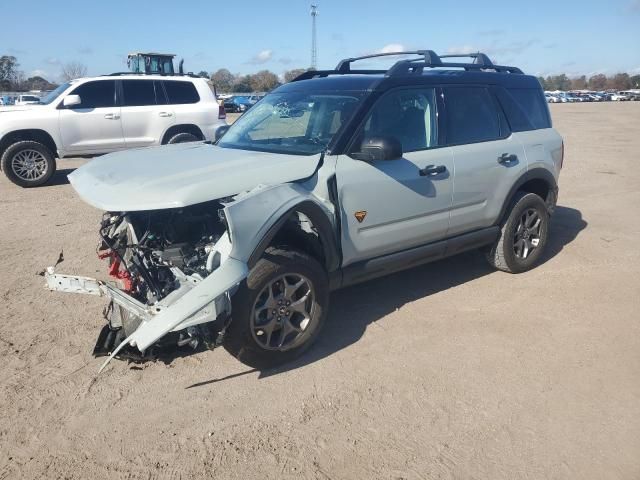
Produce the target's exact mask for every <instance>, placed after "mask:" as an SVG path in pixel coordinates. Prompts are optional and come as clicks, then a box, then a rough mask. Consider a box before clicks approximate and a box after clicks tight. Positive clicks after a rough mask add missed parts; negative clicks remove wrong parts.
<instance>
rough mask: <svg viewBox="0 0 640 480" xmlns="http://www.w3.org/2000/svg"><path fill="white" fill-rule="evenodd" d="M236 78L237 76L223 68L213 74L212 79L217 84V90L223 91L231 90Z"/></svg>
mask: <svg viewBox="0 0 640 480" xmlns="http://www.w3.org/2000/svg"><path fill="white" fill-rule="evenodd" d="M235 80H236V77H235V76H234V75H233V74H232V73H231V72H230V71H229V70H227V69H226V68H221V69H220V70H218V71H217V72H215V73H214V74H213V75H211V81H212V82H213V84H214V85H215V86H216V90H217V91H218V92H222V93H228V92H230V91H231V89H232V87H233V84H234V83H235Z"/></svg>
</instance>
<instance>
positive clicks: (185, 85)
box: [162, 80, 200, 105]
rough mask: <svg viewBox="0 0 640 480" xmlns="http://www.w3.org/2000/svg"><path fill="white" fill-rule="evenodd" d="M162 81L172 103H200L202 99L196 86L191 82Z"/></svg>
mask: <svg viewBox="0 0 640 480" xmlns="http://www.w3.org/2000/svg"><path fill="white" fill-rule="evenodd" d="M162 83H163V84H164V88H165V90H166V91H167V96H168V97H169V103H170V104H171V105H179V104H187V103H198V102H199V101H200V96H199V95H198V92H197V90H196V87H195V86H194V85H193V83H191V82H180V81H175V80H165V81H163V82H162Z"/></svg>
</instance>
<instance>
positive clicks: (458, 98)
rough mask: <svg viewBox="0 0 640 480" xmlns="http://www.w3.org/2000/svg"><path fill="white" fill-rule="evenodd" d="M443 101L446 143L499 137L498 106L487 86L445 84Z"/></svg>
mask: <svg viewBox="0 0 640 480" xmlns="http://www.w3.org/2000/svg"><path fill="white" fill-rule="evenodd" d="M444 102H445V109H446V112H447V116H446V126H447V143H448V144H449V145H460V144H466V143H477V142H486V141H490V140H497V139H499V138H501V135H500V119H499V115H498V109H497V107H496V104H495V102H494V100H493V97H492V96H491V94H490V93H489V91H488V90H487V89H486V88H483V87H447V88H445V89H444Z"/></svg>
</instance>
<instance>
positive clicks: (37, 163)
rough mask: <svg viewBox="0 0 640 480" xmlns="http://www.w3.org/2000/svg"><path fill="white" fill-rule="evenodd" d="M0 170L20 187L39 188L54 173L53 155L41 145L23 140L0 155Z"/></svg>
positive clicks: (54, 162)
mask: <svg viewBox="0 0 640 480" xmlns="http://www.w3.org/2000/svg"><path fill="white" fill-rule="evenodd" d="M0 162H2V170H3V171H4V173H5V175H6V176H7V178H8V179H9V180H11V181H12V182H13V183H15V184H16V185H19V186H21V187H25V188H30V187H39V186H40V185H43V184H45V183H47V182H48V181H49V179H50V178H51V177H52V176H53V174H54V173H55V171H56V161H55V158H54V157H53V153H51V151H50V150H49V149H48V148H47V147H46V146H45V145H43V144H42V143H40V142H35V141H33V140H24V141H20V142H16V143H14V144H13V145H10V146H9V148H7V149H6V150H5V151H4V153H3V154H2V159H0Z"/></svg>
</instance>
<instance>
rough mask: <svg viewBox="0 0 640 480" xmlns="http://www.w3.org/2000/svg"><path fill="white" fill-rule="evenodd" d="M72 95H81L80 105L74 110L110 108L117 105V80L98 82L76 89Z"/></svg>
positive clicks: (85, 84)
mask: <svg viewBox="0 0 640 480" xmlns="http://www.w3.org/2000/svg"><path fill="white" fill-rule="evenodd" d="M71 94H72V95H80V102H81V103H80V105H78V106H76V107H74V108H108V107H114V106H115V105H116V82H115V80H96V81H94V82H87V83H84V84H82V85H80V86H79V87H78V88H76V89H75V90H74V91H73V92H71Z"/></svg>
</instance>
